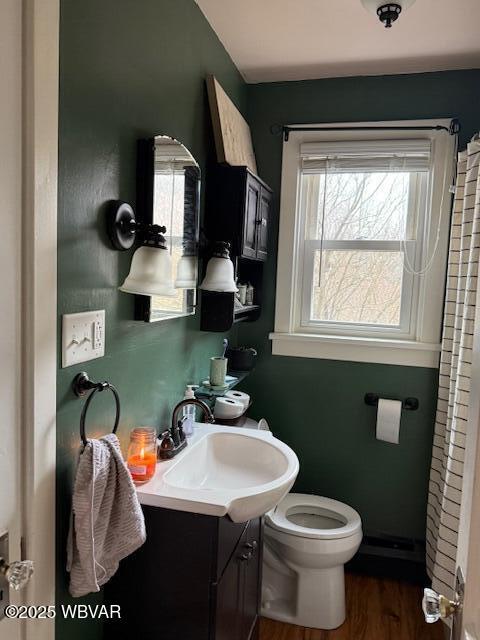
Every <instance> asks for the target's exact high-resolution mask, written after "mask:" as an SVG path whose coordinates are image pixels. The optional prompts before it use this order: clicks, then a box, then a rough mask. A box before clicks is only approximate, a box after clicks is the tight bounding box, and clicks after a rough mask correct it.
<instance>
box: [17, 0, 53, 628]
mask: <svg viewBox="0 0 480 640" xmlns="http://www.w3.org/2000/svg"><path fill="white" fill-rule="evenodd" d="M59 5H60V0H23V12H24V14H23V56H24V64H23V73H24V77H23V83H24V84H23V86H24V91H23V95H24V106H23V131H24V134H23V229H22V240H23V242H22V262H23V265H22V266H23V283H22V284H23V301H22V309H23V313H22V325H23V326H22V334H23V335H22V338H23V339H22V346H23V359H22V369H23V376H22V378H23V379H22V390H23V398H22V406H23V415H22V422H23V425H24V429H25V434H24V455H25V459H26V461H27V463H26V465H25V467H24V468H25V474H24V478H23V495H24V505H23V507H24V509H23V511H24V514H25V515H24V525H23V535H24V555H25V557H27V558H30V559H33V560H34V561H35V573H34V575H33V577H32V580H31V584H30V585H29V587H28V589H27V593H26V600H27V602H28V603H29V604H35V605H39V604H45V605H52V604H54V603H55V464H56V451H55V450H56V411H57V409H56V395H57V394H56V385H57V175H58V83H59V14H60V6H59ZM54 633H55V629H54V621H53V620H52V621H47V620H41V621H32V622H31V623H28V624H27V626H26V629H25V638H26V640H53V639H54Z"/></svg>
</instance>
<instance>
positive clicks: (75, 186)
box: [57, 0, 246, 640]
mask: <svg viewBox="0 0 480 640" xmlns="http://www.w3.org/2000/svg"><path fill="white" fill-rule="evenodd" d="M60 39H61V41H60V52H61V56H60V58H61V59H60V149H59V154H60V155H59V161H60V166H59V224H58V234H59V235H58V248H59V249H58V271H59V281H58V287H59V288H58V315H59V321H60V317H61V315H62V314H63V313H73V312H78V311H84V310H88V309H105V310H106V355H105V357H104V358H102V359H99V360H95V361H92V362H88V363H85V364H84V365H80V366H78V367H69V368H67V369H60V368H59V370H58V389H57V394H58V422H57V430H58V437H57V441H58V451H57V455H58V458H57V460H58V462H57V465H58V491H57V495H58V507H57V522H58V536H57V538H58V540H57V542H58V544H57V548H58V570H57V590H58V594H57V596H58V602H59V603H61V602H65V601H68V599H69V598H68V595H67V591H66V588H67V576H66V573H65V569H64V567H65V538H66V533H67V529H68V519H69V512H70V495H71V487H72V480H73V471H74V466H75V461H76V455H77V450H78V446H79V417H80V411H81V407H82V402H81V401H80V400H77V399H74V397H73V395H72V393H71V391H70V383H71V381H72V379H73V377H74V375H75V374H76V373H77V372H78V371H81V370H83V369H85V370H87V371H88V372H89V373H90V374H91V376H92V378H99V379H109V380H111V381H112V382H113V383H114V384H115V385H116V386H117V387H118V390H119V392H120V397H121V400H122V420H121V427H120V430H119V432H120V435H121V437H122V439H123V440H124V439H125V436H126V435H128V432H129V430H130V428H131V427H133V426H134V425H147V424H148V425H156V426H160V425H162V426H163V425H166V424H167V423H168V421H169V415H170V412H171V409H172V407H173V405H174V404H175V403H176V402H177V401H178V400H180V399H181V398H182V396H183V391H184V388H185V385H186V384H187V383H188V382H196V381H198V380H199V379H201V378H202V377H204V376H205V375H206V374H207V372H208V358H209V357H210V356H211V355H216V354H218V352H219V350H220V348H221V341H222V337H223V336H221V335H218V334H208V333H202V332H200V331H199V318H198V317H195V318H188V319H180V320H173V321H167V322H162V323H156V324H152V325H147V324H144V323H142V322H134V321H133V317H134V315H133V314H134V298H133V296H130V295H127V294H122V293H119V292H118V291H117V286H118V285H119V283H120V282H121V281H122V279H123V278H124V277H125V275H126V273H127V270H128V267H129V263H130V258H131V253H130V252H128V253H127V254H122V253H119V252H115V251H112V249H111V247H110V244H109V242H108V239H107V237H106V233H105V203H106V202H107V201H108V200H110V199H117V198H118V199H124V200H126V201H128V202H131V203H133V204H134V203H135V162H136V149H135V144H136V140H137V139H138V138H142V137H147V136H152V135H154V134H158V133H165V134H169V135H171V136H174V137H176V138H178V139H179V140H181V141H182V142H184V143H185V144H186V145H187V147H188V148H189V149H190V151H191V152H192V153H193V155H194V156H195V157H196V158H197V160H198V161H199V163H200V165H201V167H202V170H204V169H205V166H206V164H207V162H208V161H209V160H212V158H213V155H214V154H213V148H212V144H213V142H212V140H213V137H212V133H211V129H210V119H209V114H208V107H207V98H206V92H205V88H204V78H205V76H206V74H207V73H212V72H213V73H215V75H216V76H217V77H218V79H219V80H220V82H221V83H222V85H223V86H224V87H225V89H226V90H227V91H228V93H229V95H230V96H231V97H232V99H233V100H234V101H235V102H236V103H237V105H238V106H239V108H240V109H241V110H243V111H245V109H246V89H245V85H244V83H243V80H242V79H241V77H240V75H239V74H238V72H237V70H236V68H235V67H234V65H233V63H232V62H231V60H230V58H229V57H228V55H227V54H226V52H225V50H224V49H223V47H222V45H221V44H220V42H219V40H218V39H217V37H216V35H215V34H214V33H213V31H212V30H211V28H210V26H209V25H208V23H207V22H206V20H205V19H204V17H203V15H202V13H201V12H200V10H199V9H198V7H197V5H196V4H195V3H194V1H193V0H102V1H101V2H99V1H98V0H81V1H79V0H62V2H61V28H60ZM59 335H60V333H59ZM233 338H234V336H233ZM104 395H105V396H107V394H104ZM111 421H112V404H111V398H108V397H99V398H98V403H97V400H96V401H95V409H94V411H93V412H92V415H91V417H90V425H89V427H88V429H89V432H90V433H102V432H104V431H105V430H107V429H108V428H109V427H110V425H111ZM172 545H174V541H172ZM139 584H140V583H139ZM132 586H133V585H132ZM96 599H97V597H92V598H91V600H93V601H96ZM86 601H90V599H86ZM87 636H88V638H89V640H95V639H96V638H100V637H101V627H100V625H96V624H93V623H91V622H85V621H82V622H80V623H76V624H75V623H68V622H66V621H62V620H61V619H60V617H59V618H58V619H57V637H58V638H61V639H62V640H63V639H64V638H67V637H68V638H69V640H74V639H75V638H77V637H78V638H80V637H81V638H85V637H87Z"/></svg>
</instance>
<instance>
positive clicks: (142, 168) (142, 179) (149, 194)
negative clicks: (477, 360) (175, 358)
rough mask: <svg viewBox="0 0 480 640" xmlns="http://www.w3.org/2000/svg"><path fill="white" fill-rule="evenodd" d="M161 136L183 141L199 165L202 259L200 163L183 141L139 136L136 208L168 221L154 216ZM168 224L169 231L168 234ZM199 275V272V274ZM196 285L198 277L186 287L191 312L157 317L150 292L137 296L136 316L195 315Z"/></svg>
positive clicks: (197, 222) (151, 219)
mask: <svg viewBox="0 0 480 640" xmlns="http://www.w3.org/2000/svg"><path fill="white" fill-rule="evenodd" d="M158 137H166V138H170V140H173V141H175V142H177V143H178V144H180V145H182V147H184V148H185V149H186V150H187V151H188V152H189V153H190V155H191V156H192V159H193V161H194V162H195V163H196V165H197V167H198V178H197V181H196V186H195V193H196V207H195V209H196V211H195V230H194V236H195V243H196V256H197V261H198V260H199V234H200V196H201V185H202V174H201V169H200V165H199V164H198V162H197V160H196V159H195V158H194V156H193V154H192V153H191V151H190V150H189V149H188V147H186V146H185V145H184V144H183V143H182V142H180V141H179V140H177V139H176V138H173V137H172V136H168V135H166V134H163V133H162V134H157V135H156V136H153V137H151V138H144V139H140V140H138V142H137V211H138V216H139V218H140V220H142V221H144V222H147V223H155V222H156V223H157V224H162V225H163V224H165V221H161V222H160V221H155V220H154V211H153V207H154V183H155V170H154V165H155V139H156V138H158ZM168 231H169V229H168V227H167V234H168ZM197 278H198V275H197ZM197 289H198V280H197V285H196V288H195V289H185V290H184V291H186V295H187V304H188V306H189V308H191V309H192V310H191V311H190V312H188V313H182V314H180V315H176V314H172V315H171V316H168V315H167V316H162V317H154V315H153V312H152V298H151V297H150V296H140V295H136V296H135V319H136V320H142V321H144V322H149V323H150V322H161V321H163V320H172V319H175V318H188V317H189V316H194V315H195V313H196V310H197V306H198V302H197Z"/></svg>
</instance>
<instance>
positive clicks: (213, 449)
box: [137, 424, 298, 522]
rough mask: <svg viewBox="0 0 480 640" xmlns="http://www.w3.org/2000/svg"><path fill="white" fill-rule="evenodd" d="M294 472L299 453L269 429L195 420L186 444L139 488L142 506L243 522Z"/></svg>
mask: <svg viewBox="0 0 480 640" xmlns="http://www.w3.org/2000/svg"><path fill="white" fill-rule="evenodd" d="M297 474H298V459H297V456H296V455H295V453H294V452H293V451H292V449H290V447H288V446H287V445H286V444H285V443H283V442H281V440H278V439H277V438H274V437H273V436H272V434H271V433H270V432H266V431H256V430H253V429H242V428H235V427H225V426H221V425H204V424H197V425H196V428H195V433H194V435H193V436H192V438H190V439H189V446H188V447H187V448H186V449H185V450H184V451H182V452H181V453H180V454H179V455H178V456H177V458H174V459H173V460H170V461H168V462H159V463H158V464H157V471H156V474H155V476H154V477H153V478H152V480H150V482H148V483H146V484H144V485H140V486H139V487H138V489H137V491H138V495H139V499H140V502H141V503H142V504H148V505H152V506H159V507H166V508H169V509H178V510H180V511H190V512H193V513H202V514H206V515H213V516H225V515H228V516H229V517H230V518H231V519H232V520H233V521H234V522H245V521H247V520H250V519H251V518H256V517H258V516H261V515H263V514H264V513H266V512H267V511H269V510H270V509H272V508H273V507H274V506H275V505H277V504H278V503H279V502H280V500H281V499H282V498H283V496H284V495H285V494H286V493H288V491H289V490H290V488H291V487H292V485H293V483H294V481H295V478H296V477H297Z"/></svg>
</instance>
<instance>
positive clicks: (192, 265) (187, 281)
mask: <svg viewBox="0 0 480 640" xmlns="http://www.w3.org/2000/svg"><path fill="white" fill-rule="evenodd" d="M197 263H198V260H197V258H196V257H195V256H182V257H181V258H180V260H179V261H178V266H177V279H176V280H175V288H176V289H196V287H197Z"/></svg>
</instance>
